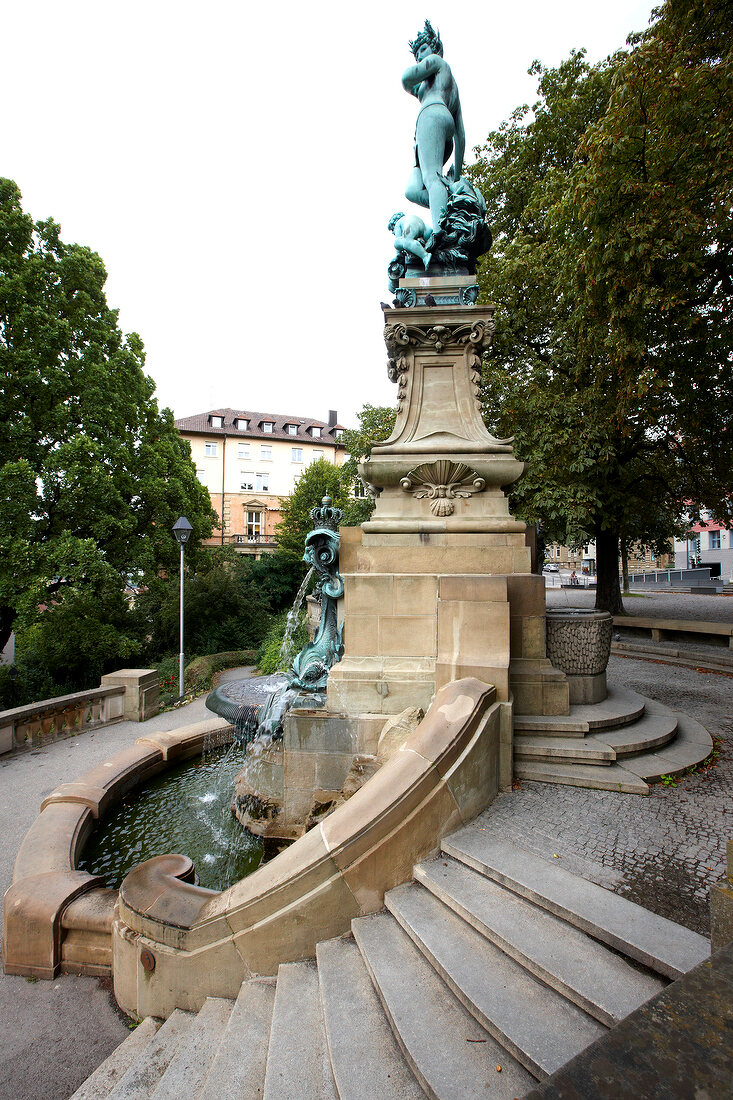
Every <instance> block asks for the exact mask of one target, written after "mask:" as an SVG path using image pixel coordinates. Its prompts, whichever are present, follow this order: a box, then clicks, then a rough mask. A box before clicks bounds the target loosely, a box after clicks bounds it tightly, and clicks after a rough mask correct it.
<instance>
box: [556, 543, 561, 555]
mask: <svg viewBox="0 0 733 1100" xmlns="http://www.w3.org/2000/svg"><path fill="white" fill-rule="evenodd" d="M560 556H561V555H560V547H559V546H556V547H555V557H556V558H559V557H560Z"/></svg>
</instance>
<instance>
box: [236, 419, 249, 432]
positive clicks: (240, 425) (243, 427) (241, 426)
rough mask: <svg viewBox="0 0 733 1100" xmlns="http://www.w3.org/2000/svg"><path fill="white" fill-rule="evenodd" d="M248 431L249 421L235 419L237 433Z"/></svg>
mask: <svg viewBox="0 0 733 1100" xmlns="http://www.w3.org/2000/svg"><path fill="white" fill-rule="evenodd" d="M248 430H249V420H243V419H242V417H241V416H239V417H237V431H238V432H246V431H248Z"/></svg>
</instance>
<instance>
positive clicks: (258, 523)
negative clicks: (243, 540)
mask: <svg viewBox="0 0 733 1100" xmlns="http://www.w3.org/2000/svg"><path fill="white" fill-rule="evenodd" d="M261 538H262V512H247V539H248V541H249V542H259V540H260V539H261Z"/></svg>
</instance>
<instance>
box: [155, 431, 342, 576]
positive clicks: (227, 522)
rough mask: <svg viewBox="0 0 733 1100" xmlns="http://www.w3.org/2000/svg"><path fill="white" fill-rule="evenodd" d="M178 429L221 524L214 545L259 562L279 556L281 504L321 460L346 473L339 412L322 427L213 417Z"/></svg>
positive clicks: (210, 542)
mask: <svg viewBox="0 0 733 1100" xmlns="http://www.w3.org/2000/svg"><path fill="white" fill-rule="evenodd" d="M176 427H177V428H178V431H179V433H180V434H181V436H182V437H183V438H184V439H185V440H187V441H188V443H190V445H191V457H192V459H193V462H194V463H195V466H196V473H197V474H198V477H199V480H200V481H201V482H202V484H203V485H205V486H206V488H207V489H208V490H209V495H210V497H211V504H212V507H213V508H214V510H215V511H216V513H217V515H218V517H219V523H220V529H219V530H218V531H216V532H215V533H214V535H213V536H212V538H211V539H209V540H208V542H209V545H214V546H216V545H221V546H233V547H234V549H235V550H236V551H237V552H238V553H242V554H249V555H252V556H254V557H257V558H259V557H261V555H262V554H263V553H269V552H271V551H273V550H274V549H275V547H276V540H275V527H276V525H277V524H278V523H279V522H280V502H281V500H282V498H283V497H286V496H289V495H290V493H292V491H293V489H294V488H295V485H296V483H297V481H298V478H299V477H300V475H301V473H302V472H303V470H304V469H305V468H306V466H308V465H309V464H310V463H312V462H317V461H318V460H319V459H325V460H326V461H327V462H333V463H334V465H336V466H340V465H342V463H343V461H344V459H345V457H346V455H345V450H344V446H343V443H342V442H341V436H342V434H343V427H342V425H341V424H339V423H338V418H337V416H336V413H335V412H333V411H331V412H329V416H328V421H323V420H309V419H307V418H306V417H302V416H284V415H283V414H282V413H259V412H251V411H242V410H239V409H213V410H212V411H211V412H205V413H199V414H197V415H196V416H186V417H183V418H181V419H180V420H176Z"/></svg>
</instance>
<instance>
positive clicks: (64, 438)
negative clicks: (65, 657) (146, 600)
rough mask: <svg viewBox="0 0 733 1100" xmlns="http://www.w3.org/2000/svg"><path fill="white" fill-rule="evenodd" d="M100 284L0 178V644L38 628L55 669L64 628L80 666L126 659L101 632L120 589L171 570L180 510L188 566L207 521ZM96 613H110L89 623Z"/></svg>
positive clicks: (131, 340) (91, 258)
mask: <svg viewBox="0 0 733 1100" xmlns="http://www.w3.org/2000/svg"><path fill="white" fill-rule="evenodd" d="M105 280H106V273H105V269H104V265H103V263H102V261H101V259H100V258H99V256H98V255H96V253H94V252H92V251H91V250H90V249H89V248H85V247H82V246H81V245H77V244H65V243H64V242H63V241H62V240H61V236H60V229H59V226H58V225H56V224H55V223H54V222H53V221H50V220H49V221H43V222H35V223H34V222H33V220H32V218H31V217H30V216H29V215H28V214H26V213H24V212H23V209H22V207H21V197H20V193H19V191H18V188H17V186H16V185H15V184H14V183H13V182H12V181H11V180H7V179H0V377H1V378H2V387H1V388H0V418H1V419H2V422H3V432H2V436H0V646H2V645H4V644H5V642H6V641H7V639H8V637H9V635H10V633H11V631H12V630H13V629H14V628H18V627H21V628H28V629H30V628H32V627H33V624H35V623H38V624H39V627H38V631H39V632H40V633H39V639H40V636H42V637H43V639H44V641H43V645H44V646H45V647H46V649H48V650H49V653H51V652H53V654H55V656H54V658H53V660H54V661H57V662H61V663H63V662H62V655H61V654H60V652H59V646H61V645H62V644H65V645H66V646H67V647H68V652H69V653H72V651H73V650H74V648H75V646H77V644H78V635H75V632H74V629H73V621H83V622H84V623H85V624H86V625H87V626H88V627H89V630H90V631H91V633H90V634H89V638H88V641H89V646H88V651H89V654H90V655H91V656H93V662H92V663H96V662H97V659H99V660H102V658H103V652H102V651H104V652H105V653H106V654H107V656H108V657H112V658H114V659H121V658H123V657H124V656H125V655H126V654H129V653H130V652H131V649H130V639H129V637H128V636H127V634H126V630H125V629H124V628H123V627H121V626H119V628H118V626H115V625H114V624H118V625H119V623H120V615H121V614H122V610H123V609H122V608H121V607H120V598H121V593H122V592H123V590H124V588H125V584H126V582H127V581H128V580H130V579H132V580H134V581H136V582H139V581H141V580H143V579H147V580H149V579H151V578H154V577H155V576H156V575H157V573H158V572H159V571H160V570H161V569H169V570H170V569H175V568H176V566H177V558H178V551H177V546H176V543H175V540H174V539H173V536H172V534H171V527H172V526H173V523H174V522H175V520H176V519H177V517H178V516H179V515H181V514H185V515H187V516H188V518H189V520H190V521H191V523H192V525H193V540H192V544H191V546H190V548H189V550H188V551H187V554H188V556H189V559H190V560H194V559H195V556H196V554H197V552H198V551H197V548H196V542H197V541H198V540H199V539H201V538H204V537H207V536H208V535H210V533H211V530H212V524H213V521H214V519H215V516H214V514H213V513H212V510H211V504H210V501H209V497H208V493H207V492H206V490H205V488H204V487H203V486H202V485H201V484H200V483H199V481H198V479H197V477H196V471H195V468H194V466H193V464H192V462H191V459H190V450H189V446H188V444H187V443H184V442H183V441H182V440H181V439H180V437H179V435H178V433H177V432H176V430H175V427H174V424H173V416H172V413H171V412H170V410H168V409H164V410H163V411H162V412H161V411H159V410H158V407H157V403H156V401H155V398H154V396H153V393H154V385H153V382H152V380H151V379H150V378H149V377H147V376H146V375H145V374H144V372H143V364H144V352H143V346H142V343H141V341H140V338H139V337H138V336H137V335H135V334H134V333H132V334H130V335H129V336H123V334H122V333H121V332H120V330H119V328H118V324H117V313H116V311H114V310H112V309H110V308H109V306H108V305H107V301H106V298H105V294H104V283H105ZM105 607H107V608H108V609H114V614H111V613H110V617H108V618H107V619H106V620H105V623H106V625H104V626H102V619H104V614H103V613H102V610H100V609H103V608H105ZM42 608H45V609H46V610H45V611H44V612H43V615H41V609H42ZM95 608H96V609H95ZM74 609H76V612H77V618H76V620H74V616H73V614H72V612H73V610H74ZM90 615H91V616H92V617H91V618H90ZM95 615H96V618H97V620H98V621H99V624H100V625H99V630H97V631H96V634H95V630H94V629H93V628H92V620H93V618H94V616H95ZM100 616H101V618H100ZM123 618H124V616H123ZM41 619H42V620H43V626H40V620H41ZM72 620H73V621H72ZM52 623H53V624H54V629H53V631H52V632H51V634H49V631H50V630H51V626H52ZM108 628H109V629H108ZM54 632H55V635H56V636H54V637H52V634H53V633H54ZM104 638H106V642H105V643H104V644H103V639H104ZM100 646H101V648H100ZM90 659H91V657H90Z"/></svg>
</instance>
